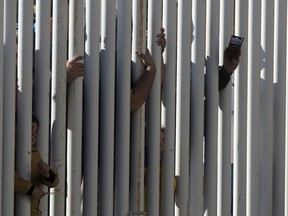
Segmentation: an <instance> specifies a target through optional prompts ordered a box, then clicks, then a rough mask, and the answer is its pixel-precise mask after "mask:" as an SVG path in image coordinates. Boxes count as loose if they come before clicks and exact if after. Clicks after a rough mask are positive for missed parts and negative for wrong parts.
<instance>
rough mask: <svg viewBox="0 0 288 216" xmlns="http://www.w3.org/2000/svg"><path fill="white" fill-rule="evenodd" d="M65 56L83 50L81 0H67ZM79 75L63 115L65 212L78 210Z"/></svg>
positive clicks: (79, 53) (80, 108) (79, 170)
mask: <svg viewBox="0 0 288 216" xmlns="http://www.w3.org/2000/svg"><path fill="white" fill-rule="evenodd" d="M68 7H69V22H68V23H69V34H68V36H69V44H68V48H69V51H68V58H69V59H70V60H71V59H72V58H73V57H75V56H78V55H80V56H83V53H84V43H83V42H84V26H83V24H84V4H83V0H71V1H70V2H69V5H68ZM82 95H83V78H82V77H81V78H77V79H76V80H75V81H73V82H72V83H70V84H69V86H68V107H67V109H68V110H67V112H68V119H67V178H68V182H67V198H66V213H67V214H68V215H71V216H72V215H80V214H81V180H82V171H81V168H82V162H81V160H82V158H81V157H82V145H81V144H82V111H83V110H82V104H83V99H82Z"/></svg>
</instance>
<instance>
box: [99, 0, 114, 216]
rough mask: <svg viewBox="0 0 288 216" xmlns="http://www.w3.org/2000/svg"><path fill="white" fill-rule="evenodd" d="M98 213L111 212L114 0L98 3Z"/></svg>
mask: <svg viewBox="0 0 288 216" xmlns="http://www.w3.org/2000/svg"><path fill="white" fill-rule="evenodd" d="M101 3H102V5H101V8H102V10H101V16H102V18H103V19H102V20H101V54H100V55H101V80H100V82H101V85H100V87H101V89H100V100H101V101H100V124H101V125H100V171H101V173H100V201H101V205H100V212H101V215H112V214H113V206H114V204H113V193H114V120H115V115H114V112H115V110H114V109H115V108H114V106H115V40H116V39H115V26H116V24H115V22H116V14H115V12H116V9H115V8H116V1H115V0H113V1H102V2H101Z"/></svg>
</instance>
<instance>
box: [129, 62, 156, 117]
mask: <svg viewBox="0 0 288 216" xmlns="http://www.w3.org/2000/svg"><path fill="white" fill-rule="evenodd" d="M155 74H156V69H155V68H153V67H150V66H148V67H147V69H146V70H145V72H144V73H143V75H142V76H141V78H140V79H139V80H138V81H137V82H136V83H135V85H134V86H133V88H132V89H131V98H130V111H131V112H136V111H138V109H139V108H140V107H141V106H142V104H143V103H144V102H145V101H146V100H147V98H148V95H149V93H150V90H151V88H152V84H153V81H154V78H155Z"/></svg>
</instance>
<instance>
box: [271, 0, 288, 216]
mask: <svg viewBox="0 0 288 216" xmlns="http://www.w3.org/2000/svg"><path fill="white" fill-rule="evenodd" d="M287 9H288V4H287ZM287 22H288V17H287ZM287 40H288V35H286V41H287ZM287 51H288V43H287V42H286V62H287V60H288V53H287ZM286 67H287V65H286ZM285 74H286V89H287V88H288V87H287V83H288V76H287V72H286V73H285ZM285 99H286V101H285V112H286V117H285V192H284V193H285V194H284V215H288V148H287V142H288V139H287V137H288V136H287V134H288V115H287V113H288V94H286V98H285ZM273 135H274V134H273Z"/></svg>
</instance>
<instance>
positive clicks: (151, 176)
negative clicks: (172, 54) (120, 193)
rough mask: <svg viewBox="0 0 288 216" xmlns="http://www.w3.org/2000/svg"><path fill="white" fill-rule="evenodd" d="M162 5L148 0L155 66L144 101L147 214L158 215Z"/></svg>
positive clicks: (150, 36) (148, 46)
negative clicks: (153, 75)
mask: <svg viewBox="0 0 288 216" xmlns="http://www.w3.org/2000/svg"><path fill="white" fill-rule="evenodd" d="M161 6H162V4H161V1H153V0H148V25H147V36H148V40H147V48H148V49H149V50H150V51H151V55H152V57H153V59H154V62H155V65H156V75H155V79H154V82H153V85H152V88H151V91H150V94H149V97H148V101H147V118H146V121H147V122H146V133H147V135H146V138H147V139H146V147H147V153H146V154H147V161H146V162H147V164H146V212H147V215H151V216H152V215H159V206H160V205H159V204H160V202H159V201H160V195H159V194H160V117H161V116H160V101H161V98H160V91H161V48H160V47H159V46H158V45H157V43H156V35H157V34H159V32H160V28H161V15H162V13H161V11H162V10H161Z"/></svg>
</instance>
